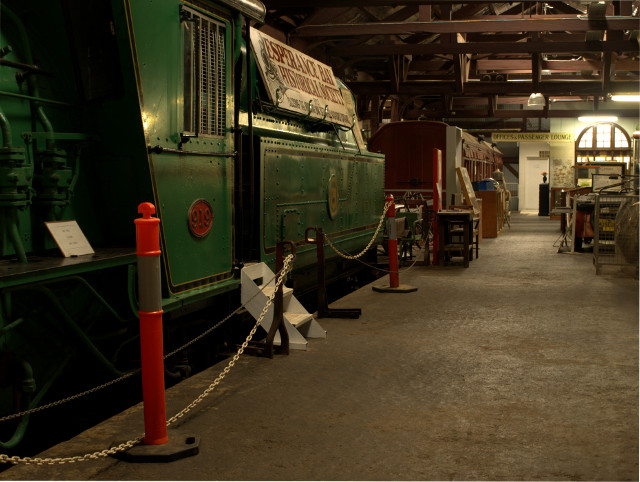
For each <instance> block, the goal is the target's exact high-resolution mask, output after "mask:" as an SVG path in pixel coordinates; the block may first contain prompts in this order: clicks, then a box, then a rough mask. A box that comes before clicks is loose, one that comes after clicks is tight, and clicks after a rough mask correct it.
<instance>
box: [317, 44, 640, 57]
mask: <svg viewBox="0 0 640 482" xmlns="http://www.w3.org/2000/svg"><path fill="white" fill-rule="evenodd" d="M614 51H615V52H638V51H639V48H638V42H637V41H636V40H622V41H606V40H605V41H595V42H535V43H532V42H515V43H503V42H467V43H452V44H436V43H431V44H376V45H360V46H354V47H348V48H344V47H341V46H337V47H333V48H329V49H328V52H327V53H328V54H329V55H335V56H339V57H345V56H381V55H393V54H405V55H438V54H480V53H483V54H517V53H520V54H531V53H533V52H540V53H589V52H614Z"/></svg>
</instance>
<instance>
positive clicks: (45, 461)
mask: <svg viewBox="0 0 640 482" xmlns="http://www.w3.org/2000/svg"><path fill="white" fill-rule="evenodd" d="M293 258H294V257H293V255H292V254H289V255H288V256H287V257H286V258H285V260H284V265H283V267H282V270H280V277H279V278H278V281H277V282H276V286H275V290H274V291H273V293H272V294H271V295H270V296H269V298H268V299H267V302H266V303H265V306H264V308H262V312H261V313H260V316H259V317H258V320H257V321H256V324H255V325H254V326H253V328H252V329H251V332H250V333H249V335H247V338H246V339H245V341H244V343H243V344H242V346H241V347H240V348H239V349H238V352H237V353H236V354H235V355H234V356H233V358H232V359H231V361H230V362H229V363H228V364H227V366H226V367H225V368H224V369H223V370H222V372H220V374H219V375H218V377H217V378H216V379H215V380H214V381H213V383H211V385H209V386H208V387H207V388H206V389H205V390H204V392H202V394H201V395H200V396H199V397H197V398H196V399H195V400H194V401H193V402H191V403H190V404H189V405H187V406H186V407H185V408H184V409H183V410H182V411H180V412H178V413H177V414H176V415H174V416H173V417H171V418H170V419H169V420H167V427H168V426H169V425H171V424H172V423H173V422H175V421H176V420H178V419H180V418H182V417H184V416H185V415H186V414H187V413H188V412H189V411H191V409H193V408H194V407H195V406H196V405H198V404H199V403H200V402H202V400H204V399H205V398H206V397H207V395H209V393H211V392H212V391H213V390H214V389H215V388H216V386H217V385H218V384H220V382H221V381H222V380H223V379H224V377H225V376H227V374H228V373H229V372H230V371H231V368H233V366H234V365H235V364H236V362H237V361H238V359H239V358H240V356H242V354H243V353H244V350H245V349H246V348H247V346H249V342H250V341H251V338H253V335H255V333H256V331H257V330H258V327H259V326H260V323H262V320H263V318H264V317H265V315H266V314H267V311H268V310H269V306H271V304H272V303H273V299H274V298H275V296H276V293H277V291H278V288H279V287H280V285H281V284H282V283H283V282H284V280H285V279H286V275H287V273H289V271H291V264H292V262H293ZM223 321H226V320H223ZM221 323H222V322H220V323H219V324H221ZM134 373H136V372H132V373H131V374H127V376H131V375H133V374H134ZM120 379H122V377H121V378H120ZM120 379H118V381H119V380H120ZM112 383H115V381H111V382H109V384H112ZM99 388H100V387H96V388H95V389H92V390H90V391H96V390H98V389H99ZM81 395H82V394H78V395H76V396H75V398H77V397H79V396H81ZM54 403H58V402H54ZM59 403H62V402H59ZM43 407H44V406H43ZM143 439H144V435H141V436H140V437H138V438H135V439H132V440H129V441H127V442H124V443H121V444H120V445H117V446H115V447H110V448H108V449H105V450H101V451H98V452H92V453H89V454H85V455H78V456H74V457H47V458H40V457H19V456H17V455H14V456H11V457H10V456H8V455H6V454H0V463H10V464H19V463H23V464H27V465H29V464H36V465H56V464H58V465H61V464H66V463H75V462H84V461H86V460H95V459H98V458H101V457H108V456H110V455H116V454H118V453H119V452H124V451H126V450H129V449H130V448H132V447H134V446H136V445H138V444H139V443H140V442H142V440H143Z"/></svg>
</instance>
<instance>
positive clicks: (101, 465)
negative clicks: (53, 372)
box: [1, 215, 638, 480]
mask: <svg viewBox="0 0 640 482" xmlns="http://www.w3.org/2000/svg"><path fill="white" fill-rule="evenodd" d="M558 227H559V222H557V221H549V220H548V219H547V218H538V217H537V216H524V215H520V216H518V215H514V217H513V220H512V227H511V230H509V229H506V230H505V231H503V233H502V234H501V235H500V236H499V237H498V238H497V239H485V240H483V241H482V243H481V245H480V259H478V260H474V261H472V262H471V265H470V267H469V268H468V269H464V268H463V267H462V266H461V265H451V266H445V267H429V268H425V267H417V266H415V267H413V268H412V269H410V270H409V271H406V272H402V273H401V275H400V282H401V283H403V284H410V285H413V286H416V287H418V291H417V292H415V293H409V294H386V293H384V294H381V293H377V292H374V291H373V290H372V289H371V286H367V287H364V288H363V289H361V290H359V291H357V292H355V293H352V294H350V295H349V296H347V297H345V298H343V299H342V300H340V301H339V302H337V303H336V304H335V305H334V306H336V307H360V308H362V309H363V316H362V317H361V318H360V319H358V320H346V319H323V320H320V322H321V324H322V325H323V327H324V329H325V330H327V332H328V336H327V338H326V340H312V341H311V342H310V345H309V350H308V351H306V352H293V353H292V354H291V355H290V356H289V357H285V356H276V358H274V359H273V360H268V359H260V358H252V357H242V358H241V359H240V361H239V362H238V364H237V365H236V367H235V368H234V369H233V370H232V371H231V373H230V374H229V375H228V376H227V377H226V379H225V380H224V381H223V382H222V384H221V385H220V387H219V388H218V389H216V390H215V391H214V392H213V393H212V394H211V395H210V396H209V397H208V398H207V399H206V400H205V401H204V402H203V403H202V404H201V405H200V406H199V407H198V408H197V409H195V410H194V411H193V412H192V414H190V415H189V416H187V417H185V418H184V419H183V422H182V424H181V426H180V427H179V429H180V430H181V431H186V432H191V433H195V434H197V435H200V437H201V443H200V453H199V454H198V455H197V456H194V457H191V458H188V459H184V460H180V461H176V462H172V463H168V464H132V463H126V462H121V461H117V460H114V459H101V460H98V461H88V462H82V463H76V464H71V465H70V464H66V465H61V466H51V467H37V466H17V467H14V468H12V469H10V470H8V471H6V472H4V473H2V476H1V477H2V478H4V479H11V480H17V479H29V480H35V479H38V480H45V479H58V480H64V479H83V480H205V479H206V480H211V479H218V480H401V479H402V480H452V479H453V480H470V479H471V480H638V281H637V280H635V279H634V278H633V277H632V276H629V275H627V274H625V273H621V272H620V271H618V270H617V269H615V268H611V269H607V270H605V273H604V274H603V275H600V276H596V275H595V269H594V267H593V265H592V257H591V254H586V253H585V254H574V255H571V254H557V253H556V251H557V248H554V247H553V242H554V240H555V239H556V238H557V237H558V234H559V233H558ZM383 281H386V280H379V281H377V282H375V283H373V284H382V282H383ZM221 369H222V367H221V366H216V367H213V368H211V369H209V370H207V371H205V372H203V373H200V374H198V375H196V376H194V377H192V378H191V379H189V380H187V381H185V382H183V383H181V384H180V385H179V386H177V387H174V388H172V389H171V390H169V391H168V393H167V413H168V415H169V416H170V415H173V414H174V413H176V412H178V411H179V410H180V409H181V408H182V407H184V406H185V405H186V404H187V403H189V402H190V401H191V400H193V399H194V398H195V397H196V396H197V395H198V394H199V393H201V392H202V391H203V389H204V388H206V387H207V386H208V385H209V384H210V383H211V381H212V380H213V379H214V378H215V377H216V376H217V374H218V373H219V372H220V371H221ZM141 431H143V424H142V414H141V410H140V407H134V408H132V409H130V410H128V411H127V412H124V413H123V414H120V415H118V416H116V417H114V418H113V419H111V420H110V421H107V422H104V423H103V424H101V425H99V426H97V427H95V428H93V429H91V430H89V431H87V432H85V433H84V434H81V435H80V436H79V437H77V438H75V439H74V440H72V441H69V442H66V443H64V444H61V445H59V446H57V447H54V448H53V449H51V450H50V451H48V452H47V453H46V454H45V455H50V456H53V455H56V456H69V455H76V454H84V453H87V452H90V451H93V450H101V449H104V448H106V447H107V446H108V444H109V443H110V442H112V441H114V440H126V439H130V438H133V437H135V436H137V435H138V434H139V433H140V432H141ZM172 433H173V431H172V430H170V431H169V434H170V437H171V435H172Z"/></svg>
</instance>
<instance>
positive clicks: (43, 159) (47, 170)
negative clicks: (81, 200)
mask: <svg viewBox="0 0 640 482" xmlns="http://www.w3.org/2000/svg"><path fill="white" fill-rule="evenodd" d="M38 161H39V165H40V166H41V170H40V172H39V173H38V174H36V178H35V185H36V189H37V192H38V197H37V202H38V204H41V205H46V206H66V205H68V204H69V203H70V202H71V191H72V182H73V170H72V169H70V168H69V167H68V165H67V153H66V151H63V150H61V149H55V148H53V149H47V150H46V151H40V152H38Z"/></svg>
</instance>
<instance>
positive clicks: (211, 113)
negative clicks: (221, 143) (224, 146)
mask: <svg viewBox="0 0 640 482" xmlns="http://www.w3.org/2000/svg"><path fill="white" fill-rule="evenodd" d="M199 20H200V22H199V24H200V25H199V29H198V30H199V42H198V50H199V52H198V54H199V59H200V75H199V81H198V84H199V86H198V87H199V92H198V94H199V98H200V108H199V111H200V125H199V129H198V131H199V133H201V134H209V135H215V136H223V135H224V132H225V120H226V104H227V99H226V95H225V85H226V69H225V45H224V26H222V25H219V24H217V23H215V22H213V21H212V20H209V19H207V18H205V17H200V19H199Z"/></svg>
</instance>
